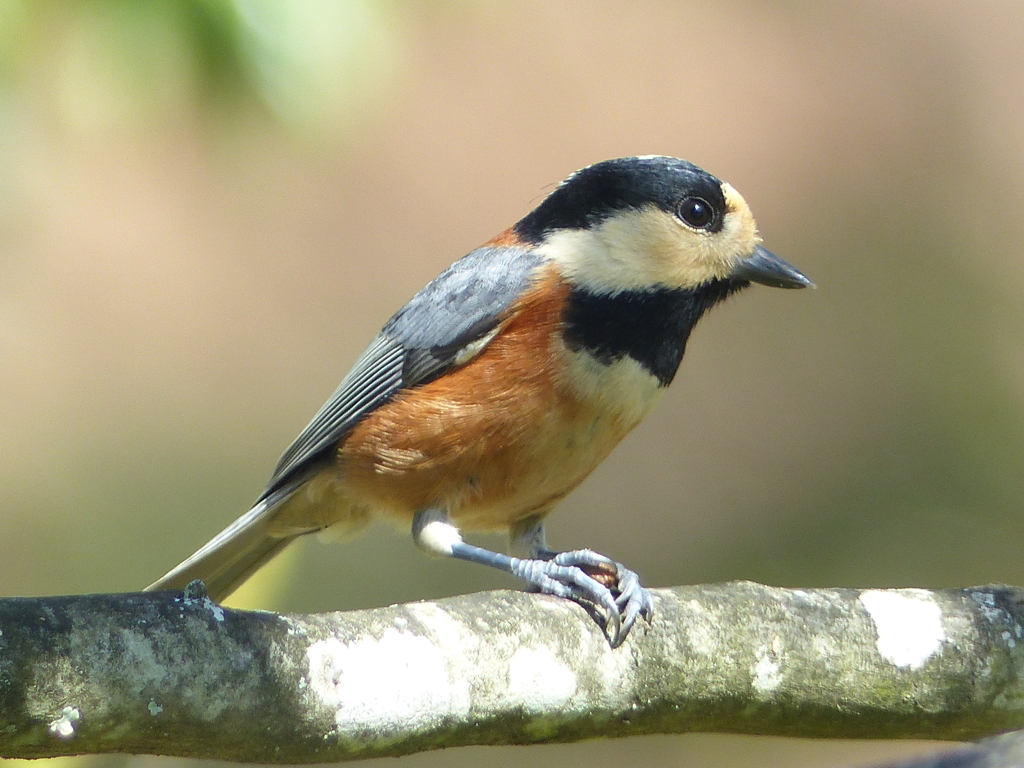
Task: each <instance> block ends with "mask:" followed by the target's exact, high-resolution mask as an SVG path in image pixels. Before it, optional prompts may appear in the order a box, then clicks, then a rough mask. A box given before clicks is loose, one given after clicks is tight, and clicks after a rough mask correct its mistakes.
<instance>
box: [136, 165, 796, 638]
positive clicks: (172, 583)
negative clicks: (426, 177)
mask: <svg viewBox="0 0 1024 768" xmlns="http://www.w3.org/2000/svg"><path fill="white" fill-rule="evenodd" d="M761 242H762V241H761V237H760V235H759V234H758V229H757V225H756V223H755V221H754V217H753V215H752V213H751V211H750V208H749V206H748V205H747V203H746V201H745V200H744V199H743V197H742V196H741V195H740V194H739V192H737V191H736V190H735V189H734V188H733V187H732V186H730V185H729V184H728V183H726V182H723V181H721V180H719V179H718V178H716V177H715V176H713V175H711V174H710V173H708V172H707V171H705V170H703V169H702V168H700V167H698V166H696V165H694V164H692V163H689V162H687V161H685V160H681V159H678V158H675V157H668V156H662V155H644V156H635V157H622V158H616V159H612V160H605V161H603V162H599V163H596V164H593V165H589V166H587V167H585V168H582V169H580V170H578V171H576V172H574V173H572V174H571V175H570V176H568V178H566V179H565V180H564V181H562V182H561V183H560V184H558V185H557V186H556V187H555V188H554V189H553V190H552V191H551V192H550V194H548V195H547V196H546V197H545V198H544V199H543V200H542V201H541V202H540V204H539V205H537V206H536V208H534V209H533V210H532V211H531V212H530V213H528V214H527V215H526V216H525V217H523V218H522V219H520V220H519V221H518V222H517V223H516V224H514V225H513V226H511V227H510V228H508V229H506V230H505V231H503V232H502V233H500V234H499V235H497V236H496V237H494V238H493V239H491V240H490V241H488V242H487V243H485V244H483V245H482V246H480V247H479V248H476V249H474V250H472V251H470V252H469V253H468V254H467V255H465V256H463V257H462V258H461V259H459V260H458V261H456V262H455V263H454V264H452V265H451V266H450V267H448V268H447V269H445V270H444V271H443V272H442V273H441V274H440V275H439V276H438V277H437V278H435V279H434V280H433V281H431V282H430V283H428V284H427V285H426V287H424V288H423V289H422V290H421V291H419V293H417V294H416V295H415V296H413V298H412V299H411V300H410V301H409V302H408V303H407V304H406V305H405V306H404V307H402V308H401V309H399V310H398V312H397V313H395V314H394V315H393V316H392V317H391V319H390V320H388V321H387V323H386V324H385V325H384V327H383V329H382V330H381V332H380V334H379V335H378V336H377V337H376V338H375V339H374V340H373V341H372V342H371V343H370V345H369V346H368V347H367V348H366V350H365V351H364V352H363V353H362V355H360V356H359V358H358V359H357V360H356V361H355V364H354V365H353V366H352V369H351V370H350V371H349V373H348V374H347V375H346V376H345V377H344V379H343V380H342V382H341V384H340V385H339V386H338V388H337V390H336V391H335V392H334V394H332V395H331V397H330V398H329V399H328V400H327V402H326V403H325V404H324V405H323V407H322V408H321V409H320V410H319V411H318V412H317V413H316V415H315V416H314V417H313V419H312V421H310V423H309V424H308V426H306V428H305V429H304V430H303V431H302V432H301V434H300V435H299V436H298V438H296V440H295V441H294V442H293V443H292V444H291V446H290V447H289V448H288V449H287V450H286V451H285V452H284V454H283V455H282V456H281V459H280V460H279V462H278V464H277V466H276V468H275V469H274V472H273V474H272V476H271V478H270V481H269V483H268V484H267V486H266V488H265V489H264V490H263V492H262V494H261V495H260V496H259V498H258V499H257V500H256V503H255V504H254V505H253V506H252V508H251V509H250V510H249V511H248V512H246V513H245V514H243V515H242V516H241V517H239V518H238V519H237V520H235V521H234V522H233V523H231V524H230V525H229V526H228V527H227V528H225V529H224V530H223V531H222V532H221V533H219V534H218V535H217V536H215V537H214V538H213V539H212V540H211V541H210V542H209V543H207V544H206V545H205V546H203V547H202V548H201V549H199V550H198V551H197V552H196V553H195V554H193V555H192V556H191V557H189V558H188V559H186V560H185V561H184V562H182V563H181V564H180V565H178V566H177V567H175V568H174V569H172V570H171V571H170V572H168V573H167V574H166V575H165V576H163V577H162V578H160V579H159V580H157V581H155V582H154V583H153V584H151V585H150V586H149V587H147V590H163V589H182V588H184V587H185V586H186V585H188V584H189V583H191V582H192V581H193V580H194V579H201V580H202V581H203V582H205V585H206V589H207V594H208V595H209V596H210V597H211V598H212V599H214V600H217V601H220V600H222V599H224V598H225V597H226V596H228V595H229V594H230V593H231V592H232V591H233V590H234V589H235V588H237V587H238V586H239V585H240V584H241V583H242V582H243V581H244V580H245V579H247V578H248V577H249V576H250V575H251V574H252V573H253V572H254V571H255V570H256V569H258V568H259V567H260V566H261V565H263V564H264V563H266V562H267V561H268V560H270V559H271V558H272V557H274V556H275V555H276V554H277V553H279V552H280V551H281V549H282V548H283V547H284V546H286V545H287V544H288V543H289V542H291V541H293V540H294V539H296V538H297V537H299V536H302V535H305V534H309V533H314V532H317V531H324V530H325V529H331V533H332V534H334V535H339V536H340V537H345V536H348V537H351V536H354V535H355V534H357V533H358V532H360V531H361V530H362V529H363V528H364V527H365V526H366V525H367V524H368V523H369V522H370V521H371V520H373V519H378V518H383V519H387V520H391V521H394V522H397V523H398V524H399V525H400V526H407V527H408V529H410V530H411V532H412V537H413V540H414V541H415V543H416V544H417V545H418V546H419V547H420V548H421V549H422V550H424V551H425V552H426V553H428V554H430V555H435V556H446V557H453V558H457V559H459V560H465V561H469V562H472V563H478V564H481V565H486V566H490V567H493V568H497V569H500V570H502V571H506V572H508V573H510V574H512V575H513V576H515V577H518V578H519V579H522V580H523V581H525V582H526V584H527V588H528V589H531V590H533V591H536V592H540V593H543V594H547V595H554V596H557V597H560V598H566V599H568V600H570V601H572V602H574V603H577V604H579V605H581V606H582V607H584V608H585V609H586V610H587V611H588V612H589V613H590V614H591V616H592V617H593V618H594V620H596V621H597V623H598V624H599V625H600V627H601V629H602V630H603V632H604V633H605V635H606V637H607V640H608V642H609V644H610V645H611V647H612V648H615V647H618V646H619V645H620V644H621V643H622V642H623V641H624V639H625V638H626V636H627V634H628V633H629V631H630V629H631V627H633V626H634V624H635V623H636V620H637V619H638V618H639V617H642V618H643V619H645V620H647V621H648V622H649V621H650V620H651V618H652V616H653V611H654V602H653V598H652V595H651V592H650V591H649V590H648V589H647V588H645V587H643V586H642V585H641V583H640V580H639V577H638V576H637V574H636V573H635V572H634V571H632V570H629V569H628V568H626V567H625V566H624V565H623V564H621V563H618V562H616V561H614V560H612V559H611V558H609V557H607V556H605V555H602V554H599V553H597V552H594V551H592V550H589V549H577V550H569V551H561V552H560V551H556V550H552V549H549V548H548V545H547V541H546V536H545V529H544V521H545V518H546V516H547V515H548V513H549V512H550V511H551V510H552V509H553V508H554V507H555V505H556V504H557V503H558V502H560V501H561V500H562V499H563V498H564V497H565V496H566V495H568V494H569V493H570V492H571V491H572V490H573V489H574V488H576V487H577V486H578V485H579V484H580V483H581V482H582V481H583V480H584V479H585V478H586V477H587V475H589V474H590V472H591V471H592V470H593V469H594V468H595V467H597V465H598V464H600V463H601V462H602V461H603V460H604V459H605V458H606V457H607V456H608V454H609V453H610V452H611V451H612V449H613V448H614V447H615V446H616V445H617V444H618V443H619V441H620V440H622V438H623V437H624V436H625V435H626V434H627V433H628V432H629V431H630V430H631V429H633V428H634V427H635V426H636V425H637V424H638V423H639V422H640V421H641V420H642V419H643V418H644V417H645V416H646V415H647V414H648V413H649V412H650V411H651V409H652V408H653V407H654V406H655V404H656V403H657V402H658V400H659V399H660V398H661V396H662V394H663V393H664V391H665V389H666V388H667V387H668V385H669V384H670V383H671V382H672V379H673V378H674V376H675V374H676V371H677V369H678V367H679V364H680V361H681V360H682V358H683V353H684V351H685V348H686V342H687V339H688V338H689V335H690V332H691V330H692V329H693V327H694V326H695V324H696V323H697V321H698V320H699V319H700V318H701V317H702V316H703V315H704V314H705V313H706V312H707V311H708V310H709V309H710V308H711V307H713V306H715V305H716V304H718V303H720V302H721V301H723V300H724V299H725V298H727V297H728V296H730V295H732V294H734V293H736V292H738V291H740V290H742V289H744V288H746V287H747V286H749V285H750V284H751V283H759V284H761V285H766V286H771V287H776V288H804V287H808V286H812V285H813V283H811V281H810V280H809V279H808V278H807V277H806V276H805V275H804V274H803V273H802V272H800V271H799V270H798V269H796V268H795V267H793V266H792V265H790V264H788V263H787V262H785V261H783V260H782V259H781V258H779V257H778V256H776V255H775V254H773V253H772V252H771V251H769V250H767V249H766V248H764V246H762V244H761ZM463 531H504V532H507V533H508V535H509V539H510V545H511V546H510V551H511V552H513V555H510V554H505V553H503V552H498V551H493V550H489V549H485V548H482V547H478V546H475V545H472V544H469V543H467V542H466V541H464V539H463V537H462V532H463Z"/></svg>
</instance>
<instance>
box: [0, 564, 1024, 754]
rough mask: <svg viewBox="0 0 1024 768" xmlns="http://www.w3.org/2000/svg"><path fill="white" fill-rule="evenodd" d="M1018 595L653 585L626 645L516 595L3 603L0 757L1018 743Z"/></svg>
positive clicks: (1023, 719)
mask: <svg viewBox="0 0 1024 768" xmlns="http://www.w3.org/2000/svg"><path fill="white" fill-rule="evenodd" d="M1022 597H1024V593H1021V592H1020V591H1018V590H1015V589H1012V588H1007V587H991V588H988V587H986V588H972V589H966V590H945V591H926V590H864V591H860V590H842V589H818V590H811V589H805V590H785V589H774V588H769V587H764V586H760V585H757V584H752V583H748V582H736V583H730V584H721V585H710V586H696V587H680V588H676V589H671V590H656V591H655V600H656V606H655V608H656V613H655V619H654V622H653V623H652V624H651V625H650V626H648V625H645V624H641V625H639V626H637V627H636V628H635V629H634V631H633V632H632V633H631V635H630V637H629V640H628V641H627V643H626V644H624V645H623V646H622V647H621V648H618V649H615V650H612V649H610V648H609V646H608V642H607V640H606V639H605V637H604V635H603V634H602V633H601V632H600V630H599V629H598V627H597V626H596V625H595V624H594V622H593V621H592V620H591V619H590V618H589V617H588V616H587V615H586V613H585V612H584V611H583V610H582V609H580V608H579V607H577V606H575V605H573V604H571V603H568V602H566V601H560V600H557V599H554V598H547V597H542V596H538V595H530V594H524V593H515V592H497V593H488V594H477V595H468V596H465V597H459V598H453V599H449V600H442V601H437V602H425V603H413V604H409V605H400V606H391V607H388V608H380V609H375V610H369V611H355V612H351V613H339V614H324V615H314V616H299V615H287V616H281V615H276V614H272V613H265V612H243V611H234V610H230V609H227V608H222V607H220V606H218V605H216V604H214V603H212V602H211V601H209V599H208V598H206V597H205V595H204V594H203V593H202V591H201V590H198V589H195V588H193V589H190V590H189V591H188V592H186V594H184V595H183V594H182V593H170V592H168V593H146V594H124V595H85V596H71V597H51V598H9V599H5V600H0V755H2V756H4V757H42V756H51V755H62V754H78V753H99V752H134V753H159V754H174V755H183V756H192V757H206V758H219V759H227V760H244V761H251V762H276V763H287V762H292V763H297V762H329V761H334V760H343V759H349V758H356V757H372V756H377V755H396V754H407V753H410V752H416V751H420V750H424V749H434V748H438V747H445V746H455V745H464V744H488V743H490V744H498V743H537V742H554V741H572V740H577V739H584V738H590V737H596V736H605V737H606V736H626V735H635V734H641V733H676V732H685V731H705V732H712V731H713V732H732V733H760V734H784V735H797V736H819V737H822V736H825V737H846V738H851V737H874V738H877V737H888V738H894V737H908V738H910V737H913V738H945V739H963V738H974V737H979V736H983V735H987V734H993V733H997V732H1000V731H1005V730H1008V729H1011V728H1021V727H1024V686H1022V685H1021V677H1022V672H1024V643H1019V642H1018V640H1020V639H1021V635H1022V634H1024V630H1022V621H1024V607H1022Z"/></svg>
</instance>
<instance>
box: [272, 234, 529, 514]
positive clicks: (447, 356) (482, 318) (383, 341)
mask: <svg viewBox="0 0 1024 768" xmlns="http://www.w3.org/2000/svg"><path fill="white" fill-rule="evenodd" d="M540 264H541V257H540V256H538V255H537V254H536V253H534V252H533V251H531V250H529V249H526V248H521V247H491V246H487V247H483V248H478V249H477V250H475V251H472V252H471V253H469V254H468V255H466V256H464V257H463V258H462V259H460V260H459V261H457V262H455V263H454V264H452V265H451V266H450V267H449V268H448V269H446V270H445V271H444V272H442V273H441V274H440V275H439V276H438V277H437V278H436V279H434V280H433V281H432V282H431V283H429V284H428V285H427V286H426V287H425V288H424V289H423V290H421V291H420V292H419V293H417V294H416V295H415V296H414V297H413V298H412V299H411V300H410V301H409V303H408V304H406V305H405V306H404V307H403V308H402V309H401V310H399V311H398V312H397V313H396V314H395V315H394V316H393V317H392V318H391V319H390V320H389V321H388V322H387V324H386V325H385V326H384V328H383V330H382V331H381V333H380V335H379V336H377V338H376V339H375V340H374V341H373V343H372V344H370V346H369V347H368V348H367V349H366V351H365V352H363V354H362V355H360V356H359V359H358V360H356V363H355V365H354V366H353V367H352V370H351V371H349V373H348V375H346V376H345V378H344V379H343V380H342V382H341V384H340V385H339V386H338V388H337V389H336V390H335V392H334V394H333V395H331V397H330V399H328V401H327V402H326V403H325V404H324V405H323V407H322V408H321V409H320V410H319V411H318V412H317V414H316V415H315V416H314V417H313V420H312V421H311V422H310V423H309V424H308V426H307V427H306V428H305V429H304V430H303V431H302V433H301V434H300V435H299V436H298V438H296V440H295V442H294V443H292V445H291V446H290V447H289V448H288V450H287V451H285V452H284V455H283V456H282V457H281V459H280V461H279V462H278V464H277V467H276V468H275V470H274V474H273V476H272V477H271V480H270V483H269V484H268V485H267V488H266V490H265V491H264V492H263V495H262V496H261V497H260V499H259V502H262V501H264V500H267V499H268V498H269V497H270V496H272V495H276V494H278V492H279V491H282V490H283V489H285V488H290V489H294V488H297V487H298V486H299V485H301V483H302V481H303V479H304V478H306V477H310V476H312V475H313V474H315V473H316V472H317V471H319V469H320V468H321V467H323V466H324V465H325V464H326V463H328V462H329V461H330V460H331V458H332V457H333V452H334V450H335V448H336V446H337V444H338V442H339V441H340V440H341V439H342V438H343V437H344V436H345V435H346V434H347V433H348V432H349V431H350V430H351V429H352V428H353V427H354V426H355V425H356V424H357V423H358V422H359V420H360V419H362V418H363V417H364V416H365V415H366V414H368V413H370V412H371V411H373V410H374V409H375V408H377V407H378V406H380V405H381V404H383V403H384V402H386V401H387V400H389V399H390V398H391V397H393V396H394V395H395V393H396V392H398V391H399V390H401V389H404V388H409V387H416V386H420V385H422V384H426V383H427V382H429V381H433V380H434V379H436V378H437V377H438V376H441V375H442V374H444V373H445V372H447V371H448V370H450V369H451V368H453V367H455V366H456V365H461V364H464V363H466V362H468V360H470V359H472V357H473V356H475V354H479V352H481V351H483V349H484V348H485V347H486V345H487V344H488V343H489V342H490V338H488V336H491V337H493V335H494V334H493V331H495V329H496V328H497V327H498V325H499V323H500V322H501V320H502V319H503V317H504V315H505V312H506V310H507V309H508V308H509V306H510V305H511V304H512V302H513V301H515V299H516V298H517V297H518V296H520V295H521V294H522V293H523V291H524V290H526V288H527V287H528V286H529V285H530V283H531V281H532V279H533V276H534V274H535V272H536V270H537V267H538V266H539V265H540ZM474 344H477V345H478V347H479V349H472V352H473V354H466V355H463V354H462V353H463V352H464V351H467V347H472V345H474ZM259 502H258V503H259Z"/></svg>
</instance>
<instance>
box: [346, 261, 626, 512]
mask: <svg viewBox="0 0 1024 768" xmlns="http://www.w3.org/2000/svg"><path fill="white" fill-rule="evenodd" d="M568 291H569V288H568V286H567V285H566V284H565V283H564V282H563V281H561V280H560V279H559V278H558V277H557V275H555V274H554V273H552V274H549V275H548V276H547V277H545V278H544V279H543V280H542V281H541V282H540V283H539V284H538V285H537V286H536V287H534V288H532V289H531V290H530V291H529V292H527V293H526V294H524V295H523V297H521V298H520V299H519V300H518V301H517V302H516V303H515V304H514V305H513V307H512V308H511V312H510V316H509V319H508V320H507V321H506V323H505V325H504V327H503V328H502V330H501V332H500V333H499V334H498V335H497V336H496V337H495V338H494V340H493V341H491V343H490V344H489V345H488V346H487V347H486V348H485V349H484V351H483V352H482V353H481V354H480V355H479V356H477V357H476V358H474V359H473V360H472V361H470V362H469V363H467V364H466V365H465V366H463V367H462V368H459V369H456V370H454V371H452V372H450V373H448V374H446V375H444V376H442V377H441V378H439V379H438V380H436V381H434V382H431V383H430V384H427V385H424V386H422V387H419V388H416V389H412V390H409V391H407V392H404V393H401V394H399V395H397V396H396V397H395V398H394V399H393V400H392V401H390V402H388V403H386V404H385V405H383V406H381V407H380V408H378V409H376V410H375V411H374V412H373V413H371V414H370V415H368V416H367V417H366V418H365V419H364V420H363V421H362V422H360V423H359V425H358V426H356V428H355V429H354V430H353V431H352V432H351V433H350V434H349V436H348V437H347V439H346V440H345V441H344V442H343V443H342V444H341V446H340V447H339V451H338V460H339V469H340V474H341V476H342V477H343V478H344V480H343V485H344V487H345V494H346V495H348V496H350V498H351V499H352V500H353V501H354V502H356V503H358V504H360V505H365V506H367V507H370V508H373V509H374V510H377V511H379V512H381V513H383V514H385V515H389V516H397V517H401V518H407V517H411V516H412V515H413V514H414V513H415V512H416V511H418V510H421V509H424V508H427V507H430V506H440V507H443V508H445V509H447V510H448V511H449V513H450V514H451V515H452V517H453V518H454V519H455V521H456V523H457V524H458V525H460V526H461V527H464V528H467V529H470V530H473V529H477V530H487V529H495V528H504V527H507V526H508V525H510V524H511V523H513V522H515V521H516V520H518V519H521V518H523V517H525V516H527V515H530V514H533V513H536V512H545V511H547V510H548V509H550V508H551V507H552V506H553V505H554V504H555V503H556V502H557V501H558V500H559V499H561V498H562V497H563V496H565V495H566V494H567V493H568V492H569V491H571V490H572V489H573V488H574V487H575V486H576V485H577V484H579V482H580V481H581V480H583V478H585V477H586V476H587V474H589V473H590V471H591V470H593V469H594V467H596V466H597V464H598V463H600V461H601V460H602V459H603V458H604V457H605V456H607V454H608V452H609V451H611V449H612V448H613V447H614V446H615V445H616V444H617V443H618V442H619V440H621V439H622V437H623V436H624V435H625V434H626V432H628V431H629V429H631V428H632V426H634V423H635V421H633V420H624V419H622V418H621V417H620V416H619V415H618V414H616V413H613V412H610V411H609V410H608V409H607V408H606V407H604V406H603V405H602V404H600V403H598V402H596V401H593V400H592V399H591V398H582V397H580V396H579V394H578V390H577V389H576V388H574V387H573V386H571V385H570V383H569V382H567V381H566V380H565V373H564V370H563V366H564V364H565V362H566V360H567V356H568V355H569V353H568V352H567V350H566V349H565V348H564V345H563V344H562V342H561V337H560V334H559V332H558V330H559V327H560V323H561V318H562V311H563V307H564V306H565V301H566V297H567V295H568ZM627 422H632V423H627Z"/></svg>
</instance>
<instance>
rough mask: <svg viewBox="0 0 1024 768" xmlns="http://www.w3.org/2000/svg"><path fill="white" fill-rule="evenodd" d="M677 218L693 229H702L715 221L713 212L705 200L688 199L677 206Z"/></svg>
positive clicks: (697, 198)
mask: <svg viewBox="0 0 1024 768" xmlns="http://www.w3.org/2000/svg"><path fill="white" fill-rule="evenodd" d="M679 218H680V219H682V220H683V221H685V222H686V223H687V224H689V225H690V226H691V227H693V228H694V229H704V228H705V227H707V226H708V225H709V224H710V223H711V222H712V221H714V219H715V212H714V211H713V210H712V209H711V204H710V203H709V202H708V201H707V200H701V199H700V198H699V197H688V198H686V199H685V200H683V202H681V203H680V204H679Z"/></svg>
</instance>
